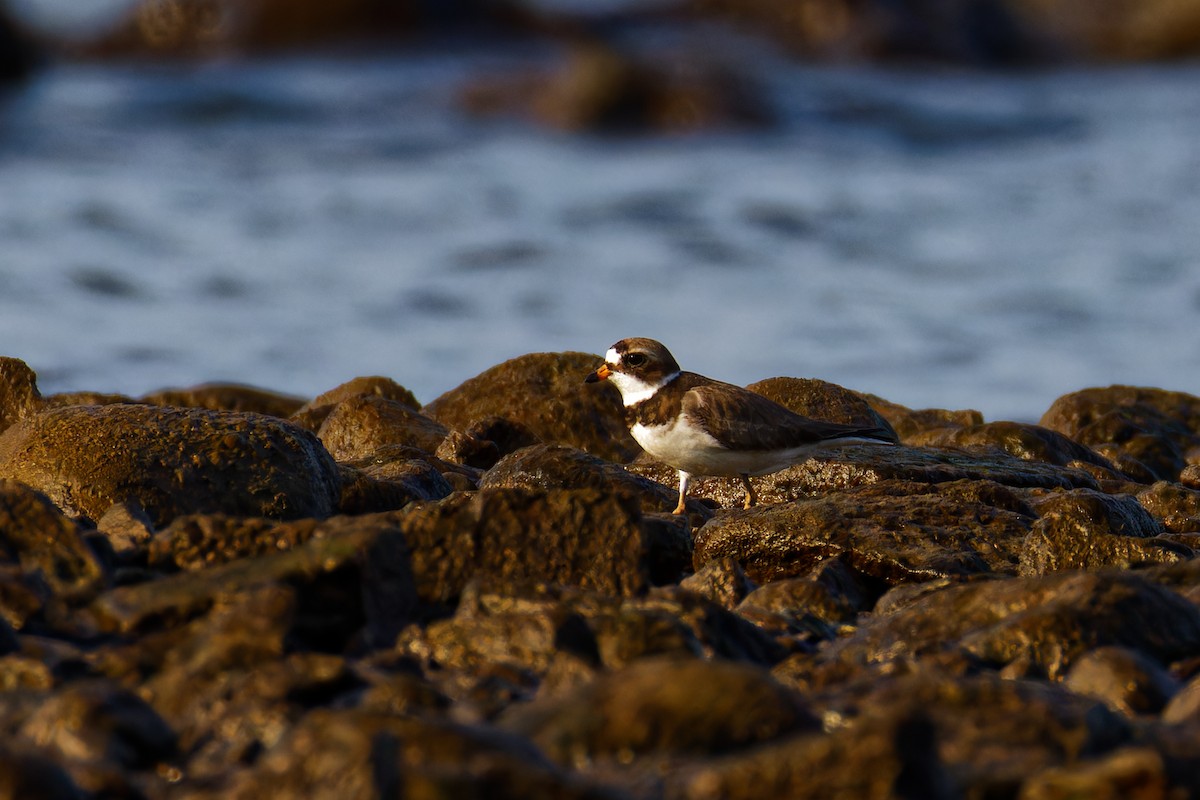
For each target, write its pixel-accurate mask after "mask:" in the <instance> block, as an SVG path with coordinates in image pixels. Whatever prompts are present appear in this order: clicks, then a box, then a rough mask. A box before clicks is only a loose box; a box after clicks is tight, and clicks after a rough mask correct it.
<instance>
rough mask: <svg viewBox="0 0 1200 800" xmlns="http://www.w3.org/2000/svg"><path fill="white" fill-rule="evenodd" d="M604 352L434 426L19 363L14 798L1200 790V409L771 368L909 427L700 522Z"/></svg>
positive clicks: (1, 493)
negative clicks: (94, 382)
mask: <svg viewBox="0 0 1200 800" xmlns="http://www.w3.org/2000/svg"><path fill="white" fill-rule="evenodd" d="M598 362H599V357H598V356H596V355H592V354H586V353H540V354H531V355H527V356H522V357H519V358H516V359H513V360H512V361H509V362H506V363H504V364H500V365H497V366H496V367H493V368H492V369H490V370H487V371H486V372H484V373H482V374H481V375H479V376H477V377H475V378H472V379H470V380H468V381H466V382H465V383H463V384H462V385H461V386H459V387H457V388H455V389H453V390H451V391H449V392H447V393H446V394H444V395H443V396H441V397H439V398H437V399H436V400H434V401H433V402H431V403H429V404H427V405H425V406H421V405H420V404H419V403H418V402H417V401H416V399H415V398H414V397H413V396H412V394H411V393H410V392H408V391H407V390H406V389H404V387H402V386H400V385H398V384H396V383H395V382H394V381H391V380H389V379H386V378H378V377H373V378H359V379H356V380H354V381H351V382H349V383H347V384H345V385H343V386H339V387H337V388H335V389H333V390H331V391H330V392H327V393H326V394H324V395H321V396H320V397H317V398H315V399H312V400H311V401H305V400H303V399H298V398H291V397H287V396H283V395H279V394H275V393H272V392H269V391H264V390H259V389H250V388H247V387H239V386H225V385H206V386H200V387H196V388H194V389H189V390H181V391H169V392H160V393H156V394H154V395H149V396H146V397H142V398H129V397H121V396H111V395H100V394H89V393H77V394H71V395H51V396H47V397H43V396H42V395H41V394H40V393H39V391H38V389H37V384H36V376H35V374H34V372H33V371H32V370H31V369H30V368H29V367H28V366H27V365H26V364H24V363H23V362H21V361H18V360H16V359H11V358H8V359H0V726H2V729H3V730H4V731H5V733H6V735H5V736H4V738H3V740H2V741H0V800H7V798H14V799H15V798H20V799H21V800H40V799H42V798H56V799H57V798H110V797H111V798H169V799H170V800H176V799H179V800H183V799H184V798H187V799H189V800H192V799H195V800H200V798H214V799H215V798H246V799H249V798H268V797H270V798H290V797H295V798H301V797H304V798H310V797H316V798H321V797H328V798H337V800H352V798H360V797H361V798H368V797H401V796H402V797H422V798H425V797H428V798H434V797H445V798H450V797H454V798H460V797H480V798H483V797H488V798H496V797H501V798H502V797H511V798H539V797H545V798H560V797H567V798H570V797H575V798H637V799H638V800H642V799H645V800H659V799H660V798H661V799H663V800H666V799H667V798H689V799H693V798H757V797H784V796H787V797H813V798H816V797H846V798H851V797H853V798H875V797H878V798H885V797H898V798H1010V797H1011V798H1022V799H1023V800H1049V798H1060V797H1079V796H1085V797H1098V798H1105V797H1111V798H1117V797H1133V796H1136V797H1140V798H1158V797H1162V798H1167V797H1171V798H1175V797H1200V773H1197V772H1196V770H1195V769H1194V764H1195V763H1197V762H1198V761H1200V605H1198V604H1200V566H1198V565H1200V560H1197V559H1195V558H1193V555H1194V554H1195V552H1196V551H1197V550H1198V549H1200V533H1198V532H1200V466H1198V464H1200V398H1198V397H1194V396H1190V395H1186V394H1182V393H1178V392H1170V391H1165V390H1160V389H1149V388H1134V387H1109V388H1102V389H1085V390H1082V391H1079V392H1075V393H1073V394H1070V395H1067V396H1064V397H1062V398H1060V399H1059V400H1057V401H1056V402H1055V403H1054V404H1053V405H1052V407H1051V408H1050V409H1049V410H1048V411H1047V412H1046V414H1045V416H1044V417H1043V418H1042V420H1041V424H1040V425H1032V424H1022V423H1015V422H1004V421H998V422H985V421H984V420H983V418H982V417H981V415H979V414H978V413H977V412H973V411H946V410H936V409H935V410H912V409H907V408H903V407H900V406H897V405H895V404H892V403H889V402H887V401H886V400H884V399H882V398H878V397H873V396H869V395H860V394H857V393H854V392H850V391H848V390H845V389H842V388H840V387H837V386H834V385H832V384H828V383H823V382H821V381H815V380H804V379H798V378H775V379H771V380H769V381H764V382H762V383H760V384H756V385H754V387H752V388H754V389H755V390H756V391H760V392H762V393H764V394H767V395H768V396H770V397H772V398H773V399H775V400H777V401H779V402H782V403H784V404H785V405H788V406H789V407H791V408H793V409H795V410H797V411H799V412H801V413H805V414H809V415H812V416H819V417H824V418H828V419H834V420H837V421H844V422H852V421H862V420H876V419H879V418H882V419H885V420H887V422H888V423H890V424H891V425H892V426H893V427H894V428H895V429H896V431H897V432H898V433H899V434H900V436H901V439H902V442H903V444H902V445H901V446H898V447H894V448H876V447H871V446H869V445H848V446H844V447H842V448H839V449H830V450H828V451H827V452H826V453H824V454H822V455H820V456H818V457H815V458H812V459H810V460H809V461H807V462H805V463H803V464H800V465H797V466H795V467H792V468H789V469H787V470H785V471H783V472H780V473H777V474H776V475H774V476H769V477H766V478H763V479H761V481H760V484H759V486H760V489H759V493H760V497H761V504H760V505H759V506H757V507H755V508H752V509H746V510H743V509H741V508H740V506H739V502H738V500H739V497H740V485H739V484H738V482H737V481H723V480H716V479H708V480H701V481H698V482H697V483H696V486H695V489H694V495H695V498H693V499H692V500H691V501H690V505H689V513H688V515H687V517H686V518H684V517H675V516H671V515H669V514H667V513H665V512H666V511H667V510H668V509H669V508H671V505H672V503H673V500H674V491H675V490H674V475H673V473H672V472H671V471H670V470H669V469H667V468H665V467H664V466H663V465H660V464H656V463H653V462H651V461H649V460H647V459H646V458H645V456H642V455H640V454H639V451H638V448H637V446H636V444H635V443H634V442H633V441H632V439H631V438H630V437H629V436H628V434H627V432H626V431H625V430H624V427H623V425H622V422H621V412H620V407H619V403H618V400H617V397H616V395H615V392H614V391H613V390H612V389H611V387H605V386H599V387H596V386H588V387H585V386H584V385H583V383H582V381H583V377H584V376H585V375H586V374H587V373H588V372H589V371H590V370H591V369H593V368H594V367H595V365H596V364H597V363H598Z"/></svg>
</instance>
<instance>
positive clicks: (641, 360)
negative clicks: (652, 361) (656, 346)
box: [624, 353, 646, 367]
mask: <svg viewBox="0 0 1200 800" xmlns="http://www.w3.org/2000/svg"><path fill="white" fill-rule="evenodd" d="M624 360H625V365H626V366H629V367H643V366H645V365H646V356H645V354H643V353H629V354H627V355H626V356H625V359H624Z"/></svg>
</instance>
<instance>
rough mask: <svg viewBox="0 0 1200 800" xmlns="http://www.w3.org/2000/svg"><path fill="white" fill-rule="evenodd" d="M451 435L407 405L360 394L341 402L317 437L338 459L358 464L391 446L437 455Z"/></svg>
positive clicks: (326, 420)
mask: <svg viewBox="0 0 1200 800" xmlns="http://www.w3.org/2000/svg"><path fill="white" fill-rule="evenodd" d="M449 432H450V431H449V430H448V429H447V428H446V427H445V426H443V425H440V424H439V423H437V422H435V421H434V420H432V419H430V418H429V417H427V416H426V415H424V414H422V413H420V412H418V411H414V410H413V409H411V408H409V407H408V406H406V405H404V404H403V403H398V402H396V401H395V400H388V399H387V398H385V397H379V396H377V395H366V394H359V395H353V396H351V397H349V398H347V399H345V400H343V401H342V402H340V403H338V404H337V406H335V407H334V409H333V411H331V412H330V413H329V416H328V417H326V418H325V421H324V422H323V423H322V424H321V428H320V430H319V431H318V432H317V436H319V437H320V439H321V442H322V443H323V444H324V445H325V447H326V449H328V450H329V453H330V455H332V456H333V457H334V458H335V459H337V460H338V461H354V460H355V459H360V458H366V457H368V456H370V455H371V453H373V452H374V451H376V450H378V449H379V448H381V447H386V446H389V445H405V446H408V447H416V448H418V449H420V450H424V451H425V452H427V453H430V454H433V453H434V452H436V451H437V449H438V445H440V444H441V443H442V440H443V439H445V438H446V435H447V434H448V433H449Z"/></svg>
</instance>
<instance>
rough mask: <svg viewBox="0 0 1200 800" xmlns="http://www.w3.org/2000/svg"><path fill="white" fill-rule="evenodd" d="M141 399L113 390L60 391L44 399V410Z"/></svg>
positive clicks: (125, 403) (117, 403) (129, 402)
mask: <svg viewBox="0 0 1200 800" xmlns="http://www.w3.org/2000/svg"><path fill="white" fill-rule="evenodd" d="M139 403H140V401H139V400H136V399H134V398H133V397H130V396H129V395H126V394H113V393H112V392H87V391H81V392H59V393H58V394H51V395H46V397H45V398H44V399H43V401H42V410H46V409H50V408H62V407H63V406H114V405H138V404H139Z"/></svg>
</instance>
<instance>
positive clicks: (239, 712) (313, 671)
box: [141, 585, 361, 779]
mask: <svg viewBox="0 0 1200 800" xmlns="http://www.w3.org/2000/svg"><path fill="white" fill-rule="evenodd" d="M302 603H303V599H302V597H301V596H300V595H299V593H298V592H296V591H295V590H294V589H292V588H290V587H284V586H279V585H264V586H258V587H254V588H251V589H249V590H247V591H245V592H241V593H237V594H234V595H231V596H228V597H226V598H222V599H221V600H220V601H219V602H217V603H216V604H215V605H214V606H213V608H212V610H211V611H210V612H209V613H208V614H206V615H205V616H204V617H201V618H199V619H197V620H195V621H193V622H191V623H189V624H188V625H187V626H186V627H185V628H183V629H182V630H181V631H180V632H179V635H177V636H176V637H174V644H173V646H172V647H170V648H168V649H167V650H166V651H165V653H164V654H163V657H162V658H161V662H160V663H159V664H158V670H157V672H156V673H155V674H154V675H153V676H152V677H151V678H150V679H149V680H147V681H146V682H145V683H144V685H143V687H142V690H141V691H142V692H143V693H144V695H145V696H146V697H147V699H148V700H150V701H151V702H152V703H153V704H154V706H155V707H156V708H157V709H160V710H161V712H162V714H163V715H164V717H165V718H166V719H167V720H168V721H169V722H170V723H171V725H172V726H173V727H174V728H175V730H176V731H178V733H179V744H180V747H181V748H182V749H184V750H185V752H187V753H188V754H189V763H188V774H189V776H191V777H193V778H201V779H202V778H211V777H215V776H219V775H222V774H225V773H227V772H228V771H229V769H230V768H231V767H232V766H233V765H236V764H239V763H245V762H247V761H251V760H253V759H254V758H255V757H256V756H257V754H258V753H259V752H260V751H261V750H263V749H265V748H269V747H272V746H274V745H275V744H277V743H278V742H279V740H280V739H281V738H282V736H283V735H284V734H285V732H286V730H287V729H288V727H290V726H291V725H293V724H295V723H296V722H297V721H298V720H299V719H300V718H301V717H302V716H303V715H304V714H305V713H306V712H307V711H309V710H310V709H312V708H314V707H316V706H320V705H325V704H328V703H330V702H331V701H333V700H335V699H336V698H338V697H341V696H343V695H347V694H349V693H351V692H353V691H354V690H356V689H357V688H358V687H360V686H361V682H360V681H359V680H358V679H357V678H356V677H355V676H354V675H353V674H352V672H351V671H350V669H349V667H348V665H347V663H346V661H345V659H343V658H342V657H340V656H336V655H330V654H324V653H304V652H299V653H292V652H287V651H288V649H289V648H290V647H291V646H292V645H293V643H294V640H293V638H292V637H293V631H294V629H295V626H296V623H297V616H298V614H302V613H303V610H302V608H301V606H302Z"/></svg>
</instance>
